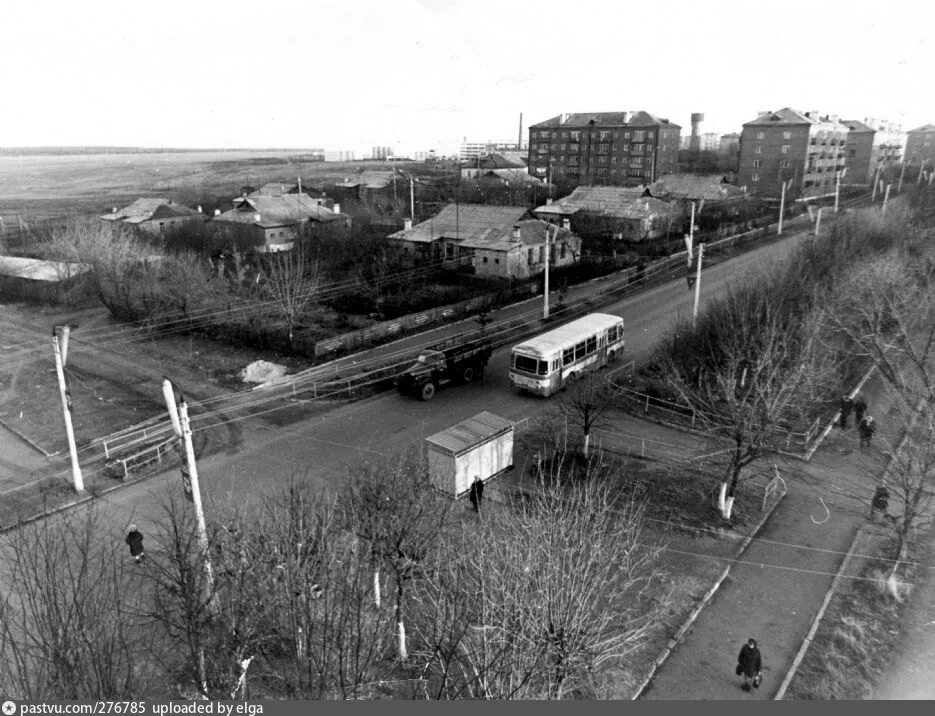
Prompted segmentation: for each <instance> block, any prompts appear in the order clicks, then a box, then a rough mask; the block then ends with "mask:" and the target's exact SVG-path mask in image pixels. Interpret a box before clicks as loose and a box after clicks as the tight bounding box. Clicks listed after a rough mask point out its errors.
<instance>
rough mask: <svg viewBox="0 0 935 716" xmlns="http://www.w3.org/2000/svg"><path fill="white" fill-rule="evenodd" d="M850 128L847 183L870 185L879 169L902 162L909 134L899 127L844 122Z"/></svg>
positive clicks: (880, 122) (879, 122)
mask: <svg viewBox="0 0 935 716" xmlns="http://www.w3.org/2000/svg"><path fill="white" fill-rule="evenodd" d="M841 123H842V124H843V125H845V126H846V127H847V128H848V133H847V145H846V148H847V173H846V175H845V177H844V183H846V184H858V185H867V184H870V183H871V182H872V181H873V178H874V176H875V175H876V173H877V170H884V169H887V168H890V167H893V166H895V165H896V164H898V163H899V162H900V161H901V160H902V153H903V147H904V145H905V143H906V133H905V132H903V131H902V129H901V128H900V127H899V125H897V124H894V123H892V122H886V121H884V120H880V119H865V120H863V121H862V122H861V121H858V120H856V119H845V120H841Z"/></svg>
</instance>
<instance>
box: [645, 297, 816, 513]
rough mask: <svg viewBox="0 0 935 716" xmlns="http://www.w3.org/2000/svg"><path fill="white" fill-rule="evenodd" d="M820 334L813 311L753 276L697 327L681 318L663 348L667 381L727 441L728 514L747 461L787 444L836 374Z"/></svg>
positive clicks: (724, 508)
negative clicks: (822, 384)
mask: <svg viewBox="0 0 935 716" xmlns="http://www.w3.org/2000/svg"><path fill="white" fill-rule="evenodd" d="M685 336H688V339H687V340H686V338H685ZM819 337H820V323H819V322H818V321H817V320H816V319H815V318H814V317H813V316H812V314H810V313H808V312H806V313H803V312H802V311H801V310H796V309H795V308H794V307H790V306H788V305H783V302H782V301H781V300H778V298H777V296H776V294H775V293H774V292H769V291H762V290H759V289H758V287H757V286H755V285H753V284H751V285H748V286H741V287H731V288H729V289H728V291H727V293H726V295H725V296H723V297H722V298H721V299H719V300H718V301H716V302H715V303H714V304H713V305H711V306H709V308H708V309H707V311H706V315H705V316H704V317H703V318H702V319H701V320H700V321H699V325H698V330H697V331H696V332H695V333H694V334H693V332H692V330H691V328H690V327H689V326H688V325H680V326H678V327H677V328H676V330H675V332H674V333H673V334H672V335H670V336H669V337H668V338H667V339H666V341H664V342H663V344H662V346H661V348H660V349H659V350H660V352H659V354H658V355H659V356H660V357H659V358H658V363H659V366H660V368H661V371H662V374H663V376H664V378H665V380H666V382H667V383H668V384H669V386H670V387H671V388H672V389H673V390H674V391H675V392H676V393H677V394H678V396H679V397H680V398H681V401H682V402H683V404H685V405H686V406H687V409H688V410H690V411H691V413H692V414H693V415H694V416H695V418H696V420H697V421H700V423H701V425H702V426H703V427H704V429H705V430H706V431H707V433H708V434H709V435H710V436H711V437H712V438H713V439H714V440H715V441H716V442H719V443H722V444H723V445H724V447H725V450H724V452H723V455H724V456H725V458H726V464H725V468H724V479H723V481H722V483H721V489H720V494H719V498H718V505H719V510H720V512H721V515H722V516H723V517H724V518H725V519H730V516H731V510H732V508H733V503H734V498H735V495H736V491H737V487H738V484H739V483H740V480H741V475H742V473H743V470H744V468H746V467H747V466H748V465H750V464H751V463H753V462H754V461H756V460H757V459H759V458H760V457H762V456H763V455H764V454H766V453H768V452H772V451H775V450H778V449H780V448H781V447H782V446H783V443H784V442H785V440H786V437H787V434H788V430H789V429H790V426H791V425H794V424H796V423H798V422H800V418H801V416H803V415H805V414H807V408H806V405H805V402H804V401H805V398H806V396H808V395H809V391H810V390H812V387H813V385H814V383H815V381H816V380H818V378H819V376H824V377H825V379H827V380H829V379H830V376H831V375H833V373H834V370H833V366H832V365H830V364H829V362H828V361H827V360H825V359H824V355H820V352H819V350H818V348H819Z"/></svg>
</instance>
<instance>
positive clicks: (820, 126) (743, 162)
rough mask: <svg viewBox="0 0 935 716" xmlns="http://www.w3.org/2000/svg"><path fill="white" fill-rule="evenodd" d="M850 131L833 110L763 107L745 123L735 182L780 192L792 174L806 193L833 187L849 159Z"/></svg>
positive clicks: (816, 193) (819, 192)
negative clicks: (767, 109)
mask: <svg viewBox="0 0 935 716" xmlns="http://www.w3.org/2000/svg"><path fill="white" fill-rule="evenodd" d="M847 135H848V129H847V127H846V126H844V125H843V124H841V123H840V122H838V120H837V117H835V116H833V115H832V116H822V115H820V114H819V113H818V112H816V111H810V112H798V111H796V110H793V109H790V108H789V107H784V108H783V109H780V110H777V111H775V112H762V113H761V114H760V116H759V117H757V118H756V119H754V120H753V121H751V122H747V123H746V124H744V125H743V132H742V133H741V135H740V160H739V168H738V172H737V184H738V185H740V186H744V187H746V188H747V190H748V191H749V192H750V193H751V194H755V195H759V196H769V197H776V196H779V195H780V193H781V187H782V183H783V182H786V181H788V180H791V181H792V184H791V186H792V187H793V188H794V189H796V190H798V191H799V192H800V193H801V194H802V195H803V196H820V195H823V194H830V193H833V192H834V188H835V181H836V176H837V173H838V172H839V171H841V170H842V169H844V168H845V166H846V165H847V162H846V157H847V150H846V144H847Z"/></svg>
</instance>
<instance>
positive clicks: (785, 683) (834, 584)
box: [773, 525, 864, 701]
mask: <svg viewBox="0 0 935 716" xmlns="http://www.w3.org/2000/svg"><path fill="white" fill-rule="evenodd" d="M863 533H864V531H863V526H862V525H858V526H857V530H856V531H855V533H854V538H853V539H852V540H851V546H850V547H849V548H848V550H847V554H846V555H845V557H844V560H843V561H842V562H841V566H840V567H838V571H837V572H836V573H835V575H834V579H832V580H831V586H830V587H828V591H827V592H826V593H825V598H824V600H822V602H821V606H820V607H819V608H818V613H817V614H816V615H815V618H814V619H813V620H812V626H811V628H810V629H809V630H808V634H807V635H806V636H805V641H803V642H802V646H800V647H799V651H798V653H796V655H795V658H794V659H793V660H792V666H790V667H789V671H788V672H787V673H786V678H784V679H783V680H782V684H780V686H779V691H777V692H776V695H775V696H773V701H782V700H783V699H784V698H785V695H786V690H787V689H788V688H789V684H790V683H791V682H792V678H793V677H794V676H795V674H796V672H797V671H798V669H799V665H800V664H801V663H802V660H803V659H804V658H805V653H806V652H807V651H808V647H809V646H811V644H812V639H814V638H815V632H817V631H818V627H819V626H820V625H821V618H822V617H823V616H824V615H825V610H826V609H827V608H828V605H829V604H830V603H831V598H832V597H833V596H834V592H835V590H836V589H837V588H838V582H840V581H841V575H842V574H844V570H845V569H847V565H848V564H850V561H851V557H853V556H854V550H855V549H856V548H857V542H858V541H859V540H860V536H861V535H862V534H863Z"/></svg>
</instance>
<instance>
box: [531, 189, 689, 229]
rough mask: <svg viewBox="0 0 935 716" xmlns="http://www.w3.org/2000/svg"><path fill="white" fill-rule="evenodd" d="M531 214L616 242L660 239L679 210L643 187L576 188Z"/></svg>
mask: <svg viewBox="0 0 935 716" xmlns="http://www.w3.org/2000/svg"><path fill="white" fill-rule="evenodd" d="M533 214H534V215H535V216H536V217H538V218H540V219H544V220H547V221H553V222H555V223H557V224H559V225H561V226H564V227H566V228H569V229H571V230H573V231H575V232H577V233H579V234H580V233H585V232H587V231H595V230H599V231H601V232H604V233H608V234H610V235H611V236H612V237H613V238H614V239H616V240H619V241H650V240H652V239H657V238H660V237H662V236H665V235H666V233H667V232H668V231H669V227H670V223H672V222H678V221H679V220H680V219H679V217H680V212H679V209H678V207H675V206H673V205H672V204H669V203H668V202H665V201H660V200H659V199H655V198H653V197H651V196H649V195H648V194H647V190H646V187H624V186H579V187H576V188H575V190H574V191H573V192H572V193H571V194H569V195H568V196H566V197H565V198H564V199H556V200H554V201H553V200H549V201H548V202H547V203H546V204H545V205H543V206H539V207H536V208H535V209H533Z"/></svg>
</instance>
